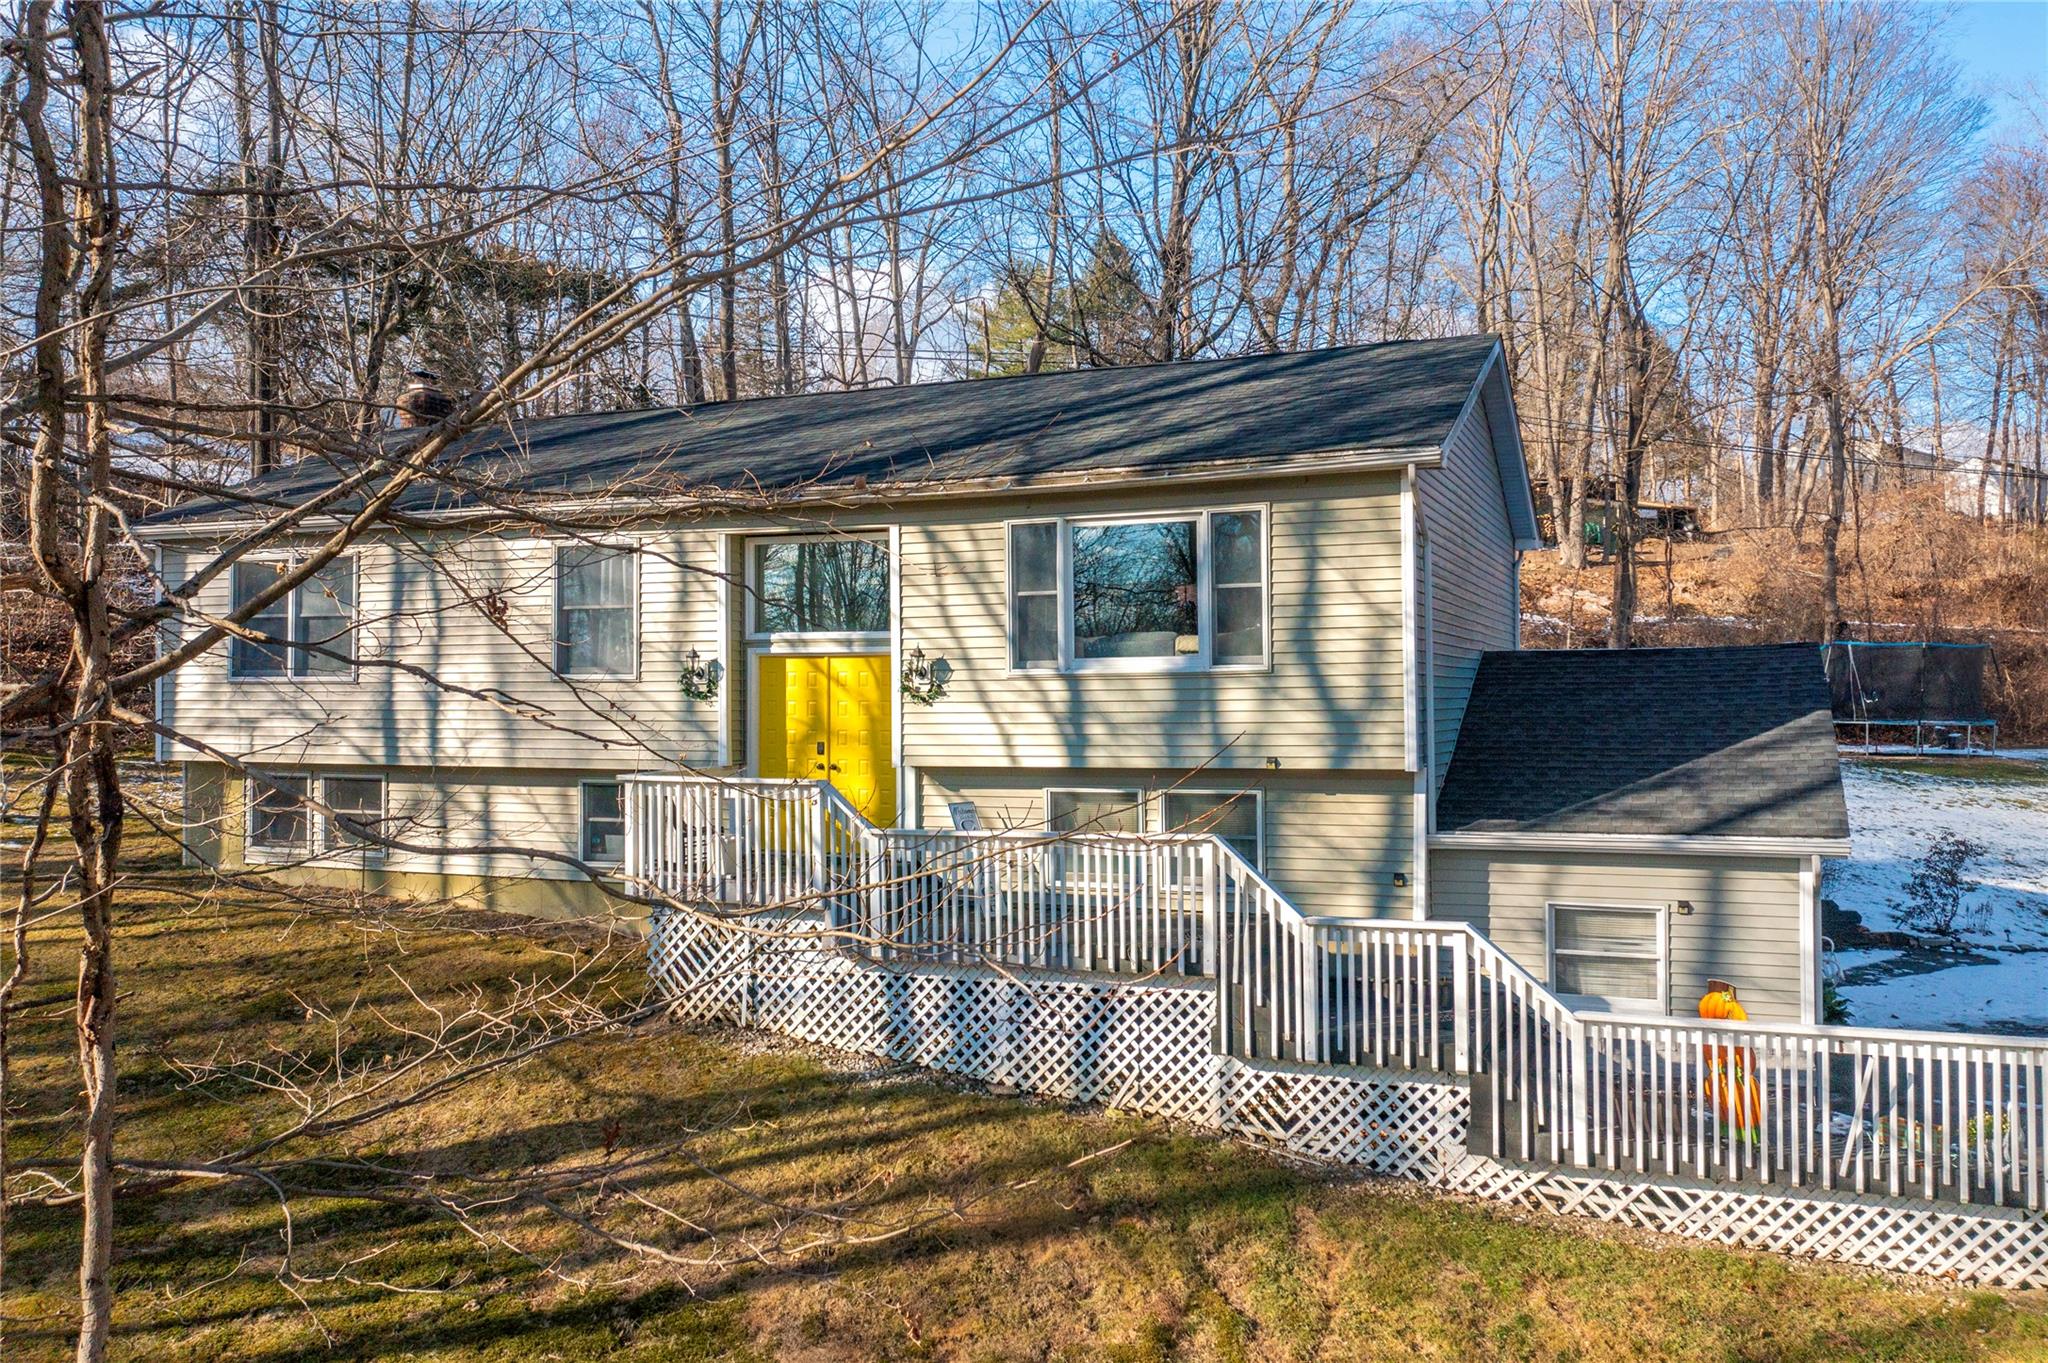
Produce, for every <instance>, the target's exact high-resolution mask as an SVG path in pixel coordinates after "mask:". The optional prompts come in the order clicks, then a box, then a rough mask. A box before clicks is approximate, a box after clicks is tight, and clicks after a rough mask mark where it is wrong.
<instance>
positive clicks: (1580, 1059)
mask: <svg viewBox="0 0 2048 1363" xmlns="http://www.w3.org/2000/svg"><path fill="white" fill-rule="evenodd" d="M1566 1036H1567V1038H1568V1039H1569V1040H1570V1043H1571V1052H1570V1054H1571V1062H1570V1064H1568V1065H1567V1066H1566V1070H1567V1072H1568V1082H1569V1084H1570V1089H1569V1092H1568V1094H1567V1096H1566V1099H1565V1101H1566V1102H1568V1103H1569V1104H1570V1105H1571V1110H1572V1158H1573V1160H1574V1162H1575V1163H1577V1164H1578V1166H1579V1167H1580V1168H1581V1169H1590V1168H1592V1167H1593V1143H1592V1140H1591V1139H1590V1137H1591V1132H1592V1119H1593V1094H1592V1085H1591V1083H1590V1082H1589V1081H1590V1079H1591V1078H1592V1075H1591V1057H1590V1056H1589V1055H1588V1054H1587V1045H1588V1043H1587V1040H1586V1024H1585V1023H1584V1022H1583V1021H1581V1020H1580V1019H1579V1018H1578V1017H1576V1016H1574V1017H1573V1018H1572V1021H1571V1028H1570V1030H1569V1031H1567V1032H1566Z"/></svg>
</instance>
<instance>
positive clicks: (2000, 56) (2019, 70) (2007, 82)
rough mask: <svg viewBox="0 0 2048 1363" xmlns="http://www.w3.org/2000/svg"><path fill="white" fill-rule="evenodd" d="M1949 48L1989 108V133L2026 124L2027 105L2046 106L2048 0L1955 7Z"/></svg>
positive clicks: (1980, 1) (1984, 1) (1982, 0)
mask: <svg viewBox="0 0 2048 1363" xmlns="http://www.w3.org/2000/svg"><path fill="white" fill-rule="evenodd" d="M1953 28H1954V34H1953V39H1952V41H1953V43H1954V50H1955V54H1956V57H1957V58H1958V59H1959V60H1960V61H1961V62H1962V64H1963V70H1964V72H1965V73H1966V74H1967V75H1968V76H1969V77H1970V78H1971V79H1972V80H1973V81H1975V82H1977V83H1978V84H1980V85H1981V86H1983V87H1984V89H1983V91H1982V93H1984V94H1985V96H1986V97H1987V98H1989V99H1990V100H1991V104H1992V133H1993V135H1994V136H1997V135H1999V134H2001V133H2003V134H2017V133H2019V132H2020V131H2022V130H2023V129H2024V128H2025V127H2026V126H2027V125H2028V124H2029V123H2030V122H2032V121H2033V120H2032V119H2030V118H2029V117H2028V116H2027V114H2026V112H2025V110H2026V101H2027V100H2028V99H2029V98H2031V99H2033V100H2036V101H2039V100H2048V0H1975V2H1974V3H1970V4H1964V5H1959V6H1958V7H1957V10H1956V17H1955V21H1954V25H1953Z"/></svg>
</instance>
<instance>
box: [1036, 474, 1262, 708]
mask: <svg viewBox="0 0 2048 1363" xmlns="http://www.w3.org/2000/svg"><path fill="white" fill-rule="evenodd" d="M1266 598H1267V568H1266V517H1265V513H1264V512H1263V511H1259V510H1255V509H1234V510H1226V511H1205V512H1197V513H1191V514H1188V515H1182V516H1161V517H1145V518H1138V517H1129V518H1121V519H1108V518H1105V519H1100V520H1094V519H1091V520H1076V521H1020V522H1016V523H1013V524H1012V525H1011V526H1010V528H1009V613H1010V663H1011V666H1012V667H1016V668H1027V669H1030V668H1039V669H1048V670H1054V669H1057V670H1072V671H1085V670H1089V669H1107V670H1117V669H1122V670H1129V671H1161V670H1174V669H1186V668H1211V667H1260V666H1263V665H1264V664H1265V661H1266V653H1267V648H1266Z"/></svg>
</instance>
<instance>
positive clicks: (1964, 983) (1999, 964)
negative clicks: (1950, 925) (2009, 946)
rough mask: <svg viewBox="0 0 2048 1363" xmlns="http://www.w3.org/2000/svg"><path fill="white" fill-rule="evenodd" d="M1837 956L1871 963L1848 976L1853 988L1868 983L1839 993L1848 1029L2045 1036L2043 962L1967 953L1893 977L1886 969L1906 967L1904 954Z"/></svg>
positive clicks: (2047, 993) (2042, 957)
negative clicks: (1952, 960) (1846, 1009)
mask: <svg viewBox="0 0 2048 1363" xmlns="http://www.w3.org/2000/svg"><path fill="white" fill-rule="evenodd" d="M1838 956H1839V957H1851V956H1853V957H1858V958H1874V959H1860V960H1859V961H1858V963H1857V965H1855V966H1848V967H1847V968H1846V971H1845V973H1846V974H1847V976H1848V978H1849V979H1850V980H1851V981H1854V980H1856V979H1858V977H1860V976H1870V977H1871V978H1867V979H1864V981H1863V982H1862V983H1848V984H1844V985H1841V986H1839V987H1840V988H1841V991H1842V995H1843V997H1844V998H1846V999H1847V1000H1848V1001H1849V1022H1850V1025H1852V1026H1856V1027H1905V1028H1909V1029H1913V1030H1925V1031H1958V1030H1967V1031H1976V1032H2005V1033H2014V1032H2016V1033H2022V1034H2031V1035H2042V1034H2048V954H2042V953H2037V952H2029V953H2026V954H1999V953H1983V954H1978V953H1971V954H1969V955H1967V956H1963V957H1961V958H1959V959H1958V961H1957V963H1956V964H1955V965H1952V966H1947V967H1943V968H1937V969H1933V970H1929V969H1925V968H1924V966H1925V964H1926V963H1925V962H1921V963H1920V964H1919V965H1917V966H1915V967H1913V968H1910V969H1907V970H1905V971H1903V972H1902V973H1898V974H1888V973H1886V970H1885V968H1886V967H1887V966H1891V965H1894V964H1903V963H1904V961H1905V959H1906V958H1905V953H1902V952H1897V951H1853V952H1841V953H1839V954H1838ZM1987 958H1988V959H1987Z"/></svg>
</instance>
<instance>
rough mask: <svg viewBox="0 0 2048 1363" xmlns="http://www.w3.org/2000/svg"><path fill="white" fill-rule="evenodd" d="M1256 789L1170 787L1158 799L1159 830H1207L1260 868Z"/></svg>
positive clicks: (1259, 821) (1259, 829)
mask: <svg viewBox="0 0 2048 1363" xmlns="http://www.w3.org/2000/svg"><path fill="white" fill-rule="evenodd" d="M1259 814H1260V811H1259V795H1258V792H1257V791H1252V790H1243V791H1220V790H1170V791H1168V792H1166V798H1165V800H1164V801H1162V802H1161V817H1162V818H1163V819H1164V821H1165V827H1164V829H1163V830H1162V831H1163V832H1167V833H1211V834H1214V835H1215V836H1216V837H1219V838H1221V839H1223V841H1224V842H1226V843H1229V844H1230V846H1231V847H1233V848H1235V849H1236V851H1237V854H1238V855H1239V856H1241V857H1243V858H1244V859H1245V860H1246V861H1247V862H1249V863H1251V866H1252V869H1253V870H1263V869H1264V867H1263V865H1262V860H1261V859H1262V853H1263V850H1264V849H1263V846H1262V843H1261V840H1260V832H1261V822H1262V821H1261V819H1260V817H1259Z"/></svg>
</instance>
